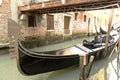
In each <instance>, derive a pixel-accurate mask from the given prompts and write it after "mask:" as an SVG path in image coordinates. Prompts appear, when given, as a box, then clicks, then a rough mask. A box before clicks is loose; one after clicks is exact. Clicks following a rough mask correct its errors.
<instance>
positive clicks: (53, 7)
mask: <svg viewBox="0 0 120 80" xmlns="http://www.w3.org/2000/svg"><path fill="white" fill-rule="evenodd" d="M44 5H45V6H44V7H43V6H42V3H39V4H33V5H29V6H27V5H26V6H21V7H19V10H20V12H21V13H34V14H48V13H64V12H77V11H91V10H100V9H111V8H119V5H120V1H119V0H104V1H103V0H102V1H92V0H91V1H87V2H81V3H73V4H72V3H71V4H61V3H60V2H57V3H56V4H55V3H54V4H53V3H49V4H48V3H44Z"/></svg>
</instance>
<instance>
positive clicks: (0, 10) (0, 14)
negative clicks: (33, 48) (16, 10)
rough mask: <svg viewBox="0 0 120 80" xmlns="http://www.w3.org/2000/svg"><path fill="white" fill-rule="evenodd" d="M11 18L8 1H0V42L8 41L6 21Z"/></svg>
mask: <svg viewBox="0 0 120 80" xmlns="http://www.w3.org/2000/svg"><path fill="white" fill-rule="evenodd" d="M10 17H11V8H10V0H2V4H1V5H0V42H6V41H7V40H8V34H7V33H8V24H7V20H8V18H10Z"/></svg>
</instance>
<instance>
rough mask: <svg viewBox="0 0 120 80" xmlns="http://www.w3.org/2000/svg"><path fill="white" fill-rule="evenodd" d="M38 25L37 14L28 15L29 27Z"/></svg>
mask: <svg viewBox="0 0 120 80" xmlns="http://www.w3.org/2000/svg"><path fill="white" fill-rule="evenodd" d="M35 26H36V16H33V15H29V16H28V27H35Z"/></svg>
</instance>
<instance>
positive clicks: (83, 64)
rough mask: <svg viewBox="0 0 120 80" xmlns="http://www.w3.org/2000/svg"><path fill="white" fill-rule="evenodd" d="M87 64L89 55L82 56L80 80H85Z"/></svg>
mask: <svg viewBox="0 0 120 80" xmlns="http://www.w3.org/2000/svg"><path fill="white" fill-rule="evenodd" d="M86 64H87V55H80V57H79V67H80V76H79V80H85V79H86V76H85V65H86Z"/></svg>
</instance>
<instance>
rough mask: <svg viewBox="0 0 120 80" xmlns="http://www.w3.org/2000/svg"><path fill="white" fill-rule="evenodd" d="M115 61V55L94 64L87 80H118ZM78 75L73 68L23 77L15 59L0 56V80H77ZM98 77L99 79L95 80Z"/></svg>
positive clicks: (76, 70) (75, 67) (77, 71)
mask: <svg viewBox="0 0 120 80" xmlns="http://www.w3.org/2000/svg"><path fill="white" fill-rule="evenodd" d="M110 60H111V61H110ZM116 61H117V59H116V55H115V56H113V57H112V58H110V59H109V58H107V59H102V60H98V61H96V62H94V64H93V67H92V70H91V73H90V77H89V78H90V79H89V80H101V78H102V77H103V78H104V80H119V79H117V77H116V75H117V74H116V72H115V69H116ZM111 64H112V66H111ZM79 73H80V71H79V67H78V66H74V67H70V68H66V69H62V70H58V71H53V72H49V73H44V74H38V75H35V76H25V75H22V74H21V73H20V72H19V71H18V69H17V63H16V59H13V58H11V56H10V55H9V54H5V55H1V56H0V80H79ZM118 75H120V74H118ZM112 76H113V77H112ZM99 77H100V79H97V78H99ZM103 78H102V79H103ZM113 78H114V79H113Z"/></svg>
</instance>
